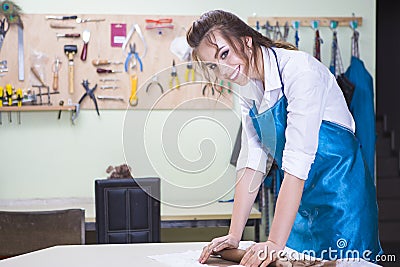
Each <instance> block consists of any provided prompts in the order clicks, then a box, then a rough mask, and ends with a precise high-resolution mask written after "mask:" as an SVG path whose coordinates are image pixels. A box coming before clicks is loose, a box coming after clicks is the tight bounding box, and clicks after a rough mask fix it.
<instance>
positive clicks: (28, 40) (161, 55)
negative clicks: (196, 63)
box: [0, 14, 233, 110]
mask: <svg viewBox="0 0 400 267" xmlns="http://www.w3.org/2000/svg"><path fill="white" fill-rule="evenodd" d="M46 15H51V14H24V15H23V17H22V19H23V23H24V53H25V58H24V63H25V67H24V71H25V80H24V81H18V49H17V45H18V34H17V32H18V31H17V27H16V26H12V27H11V28H10V30H9V32H8V33H7V35H6V37H5V40H4V44H3V47H2V49H1V51H0V60H7V62H8V68H9V72H8V73H5V75H4V76H3V77H0V85H1V86H3V87H4V86H5V85H6V84H7V83H10V84H12V85H13V87H14V88H15V89H16V88H22V89H23V90H24V91H25V92H26V91H27V90H28V89H29V88H31V89H32V90H36V92H37V89H34V88H33V87H32V86H33V85H38V84H40V83H39V81H38V80H37V79H36V78H35V76H34V75H33V73H32V72H31V70H30V68H31V66H34V67H35V68H36V69H37V70H38V72H39V74H40V76H41V77H42V79H43V80H44V82H45V83H46V84H47V85H49V86H50V88H52V82H53V73H52V68H53V62H54V61H55V58H56V57H58V58H59V59H60V60H61V62H62V64H61V69H60V72H59V92H60V93H59V94H54V95H51V103H52V105H58V103H59V101H60V100H64V103H65V105H67V103H68V102H72V103H77V102H78V101H79V99H80V97H81V96H82V95H83V94H84V92H85V90H84V88H83V86H82V85H81V83H82V81H83V80H84V79H87V80H89V82H90V88H92V87H93V86H95V84H97V85H98V87H97V89H96V91H95V95H96V96H99V95H103V96H122V97H123V99H124V100H123V101H118V100H97V102H98V104H99V108H100V110H101V109H126V108H127V107H128V106H129V104H128V99H129V97H130V95H131V85H130V75H131V74H133V73H136V74H137V75H138V86H137V96H138V100H139V101H138V105H137V106H135V107H131V108H133V109H150V108H154V109H173V108H176V107H180V108H183V109H230V108H232V107H233V94H224V95H223V96H220V95H219V94H218V93H217V92H215V95H211V94H210V93H208V94H206V96H203V95H202V88H203V86H204V85H205V83H204V82H201V81H202V80H203V81H204V79H203V78H202V75H201V73H200V72H199V71H197V70H196V83H194V84H193V83H191V84H190V83H189V84H186V85H185V70H186V62H184V61H181V60H180V59H179V58H178V57H177V56H175V55H174V54H173V53H172V52H171V51H170V44H171V42H172V41H173V40H174V39H175V38H176V37H180V36H184V35H185V29H187V28H188V27H189V26H190V25H191V23H192V21H193V20H194V19H195V17H193V16H168V17H169V18H172V19H173V22H172V24H173V25H174V29H163V30H162V34H159V32H158V30H157V29H152V30H148V29H146V22H145V20H146V19H160V18H165V17H167V16H162V17H161V16H159V15H158V16H153V15H98V14H97V15H96V14H77V15H78V17H81V18H91V19H103V18H104V19H105V21H101V22H86V23H80V24H78V23H76V22H75V20H65V21H54V20H46V19H45V16H46ZM63 15H69V14H63ZM74 15H75V14H74ZM50 23H53V24H54V23H55V24H62V25H69V26H74V27H75V28H74V29H54V28H51V27H50ZM112 23H125V24H126V32H127V33H128V32H129V30H130V29H131V27H132V25H133V24H135V23H137V24H138V25H139V26H140V29H141V31H142V33H143V35H144V37H145V40H146V42H147V46H148V49H147V54H146V56H145V58H144V59H143V67H144V70H143V72H140V71H139V68H138V67H136V68H135V69H130V70H129V72H128V73H126V72H125V71H124V64H120V65H109V66H104V68H108V69H115V70H121V71H123V72H122V73H113V74H98V73H97V72H96V67H95V66H93V65H92V60H95V59H108V60H112V61H122V62H125V58H126V55H127V51H123V50H122V48H120V47H112V46H111V24H112ZM85 29H88V30H89V31H90V32H91V36H90V41H89V43H88V52H87V60H86V61H82V60H81V59H80V56H81V52H82V48H83V40H82V33H83V30H85ZM57 33H79V34H81V37H80V38H58V39H57V37H56V34H57ZM130 43H135V44H136V50H137V51H138V53H139V55H141V54H142V53H143V52H144V47H143V43H142V41H141V39H140V38H139V35H138V34H137V33H136V32H135V33H134V34H133V36H132V38H131V41H130ZM70 44H71V45H77V47H78V53H77V54H76V55H75V56H74V74H75V75H74V93H73V94H70V93H69V92H68V58H67V56H66V54H65V53H64V45H70ZM127 50H128V49H127ZM173 60H175V61H176V64H177V71H178V78H179V80H180V83H181V87H180V88H179V89H172V90H171V89H170V88H169V79H170V73H171V66H172V61H173ZM155 74H157V78H158V81H159V82H160V83H161V84H162V86H163V88H164V94H163V95H162V94H161V91H160V89H159V88H158V87H157V86H152V87H151V88H150V89H149V92H148V93H146V90H145V89H146V87H147V85H148V83H149V82H150V81H151V80H152V78H153V77H154V75H155ZM101 78H111V79H113V78H115V79H118V81H115V82H102V81H100V79H101ZM102 85H116V86H118V88H117V89H106V90H104V89H100V87H101V86H102ZM51 90H52V89H51ZM196 99H200V100H201V101H197V100H196ZM217 99H218V101H216V100H217ZM193 100H194V101H193ZM44 102H46V103H47V98H46V97H44ZM81 108H82V109H94V104H93V102H92V101H91V100H90V99H89V98H88V97H87V98H86V99H85V100H84V101H83V102H82V105H81Z"/></svg>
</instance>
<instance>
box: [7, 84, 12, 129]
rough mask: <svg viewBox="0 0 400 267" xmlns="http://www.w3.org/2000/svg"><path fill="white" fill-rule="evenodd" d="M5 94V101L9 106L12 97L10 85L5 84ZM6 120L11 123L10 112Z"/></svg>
mask: <svg viewBox="0 0 400 267" xmlns="http://www.w3.org/2000/svg"><path fill="white" fill-rule="evenodd" d="M6 94H7V100H8V105H9V106H11V105H12V102H13V100H12V95H13V89H12V85H11V84H9V83H8V84H6ZM8 120H9V121H10V122H12V119H11V111H9V112H8Z"/></svg>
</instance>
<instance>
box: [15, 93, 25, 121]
mask: <svg viewBox="0 0 400 267" xmlns="http://www.w3.org/2000/svg"><path fill="white" fill-rule="evenodd" d="M15 93H16V95H17V106H18V107H22V98H23V94H22V89H21V88H18V89H17V91H16V92H15ZM17 119H18V124H21V111H18V112H17Z"/></svg>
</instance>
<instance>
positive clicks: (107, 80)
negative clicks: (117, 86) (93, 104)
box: [100, 78, 119, 82]
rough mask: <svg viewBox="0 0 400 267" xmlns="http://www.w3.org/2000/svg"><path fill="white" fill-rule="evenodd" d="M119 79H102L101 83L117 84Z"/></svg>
mask: <svg viewBox="0 0 400 267" xmlns="http://www.w3.org/2000/svg"><path fill="white" fill-rule="evenodd" d="M117 81H119V79H114V78H101V79H100V82H117Z"/></svg>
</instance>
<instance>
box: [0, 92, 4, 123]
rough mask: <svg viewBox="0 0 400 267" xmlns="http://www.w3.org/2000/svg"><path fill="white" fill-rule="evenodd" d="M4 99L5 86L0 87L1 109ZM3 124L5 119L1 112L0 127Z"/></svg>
mask: <svg viewBox="0 0 400 267" xmlns="http://www.w3.org/2000/svg"><path fill="white" fill-rule="evenodd" d="M3 99H4V88H3V86H0V108H1V107H2V106H3ZM2 124H3V119H2V117H1V112H0V125H2Z"/></svg>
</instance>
